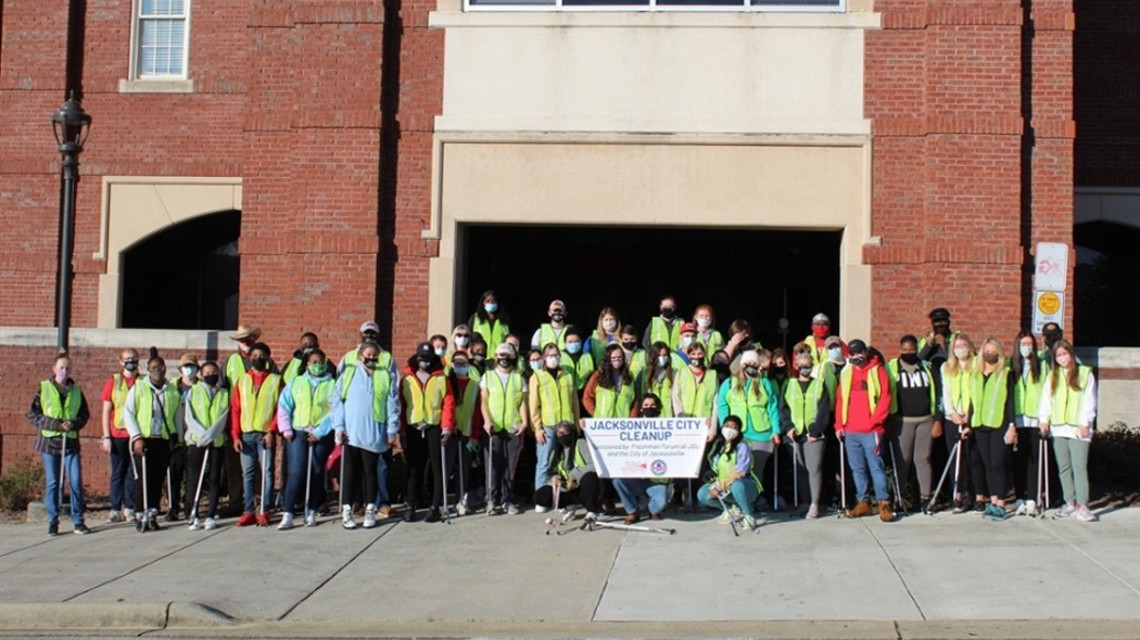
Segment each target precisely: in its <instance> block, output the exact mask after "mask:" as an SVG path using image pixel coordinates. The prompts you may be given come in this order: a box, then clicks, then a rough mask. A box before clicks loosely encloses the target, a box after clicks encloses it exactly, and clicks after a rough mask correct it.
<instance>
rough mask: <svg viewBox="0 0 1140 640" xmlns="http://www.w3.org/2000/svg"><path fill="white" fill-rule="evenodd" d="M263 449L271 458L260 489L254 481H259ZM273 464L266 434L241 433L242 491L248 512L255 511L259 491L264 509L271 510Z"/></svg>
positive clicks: (245, 508)
mask: <svg viewBox="0 0 1140 640" xmlns="http://www.w3.org/2000/svg"><path fill="white" fill-rule="evenodd" d="M262 451H268V452H269V453H268V454H267V456H266V457H268V458H269V460H268V464H267V466H266V469H265V477H263V478H262V482H261V489H260V491H258V490H257V489H255V488H254V483H255V482H256V481H257V474H258V473H259V472H260V470H261V452H262ZM302 460H304V458H302ZM273 465H274V459H273V449H270V448H268V447H266V446H265V434H262V433H254V432H250V433H243V434H241V486H242V493H243V495H244V496H245V504H244V505H243V510H244V511H245V512H246V513H253V499H254V496H256V495H257V494H258V493H260V494H261V504H262V508H263V509H265V510H266V511H269V506H270V505H272V504H273V500H272V493H273ZM303 468H304V467H303V466H302V469H303Z"/></svg>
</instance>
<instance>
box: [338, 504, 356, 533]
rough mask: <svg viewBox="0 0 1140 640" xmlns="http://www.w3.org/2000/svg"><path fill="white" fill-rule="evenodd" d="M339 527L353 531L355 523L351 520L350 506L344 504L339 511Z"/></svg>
mask: <svg viewBox="0 0 1140 640" xmlns="http://www.w3.org/2000/svg"><path fill="white" fill-rule="evenodd" d="M340 525H341V526H342V527H344V528H345V529H355V528H356V521H355V520H353V519H352V505H350V504H346V505H344V507H342V508H341V510H340Z"/></svg>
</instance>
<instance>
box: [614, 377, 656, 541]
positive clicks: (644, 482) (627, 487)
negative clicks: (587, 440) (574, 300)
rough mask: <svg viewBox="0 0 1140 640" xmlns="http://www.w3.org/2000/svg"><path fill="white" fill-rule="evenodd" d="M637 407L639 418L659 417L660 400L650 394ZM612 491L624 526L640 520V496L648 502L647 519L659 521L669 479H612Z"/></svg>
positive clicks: (642, 398) (643, 397)
mask: <svg viewBox="0 0 1140 640" xmlns="http://www.w3.org/2000/svg"><path fill="white" fill-rule="evenodd" d="M637 405H638V408H637V417H639V418H657V417H660V416H661V405H662V403H661V398H658V397H657V396H656V395H654V394H652V393H647V394H645V395H644V396H642V397H641V400H640V401H638V403H637ZM614 489H616V490H617V494H618V496H619V497H620V498H621V504H622V506H623V507H624V508H625V513H626V516H625V524H636V523H637V522H638V521H639V520H641V510H640V502H641V498H642V496H644V497H645V499H646V500H648V501H649V519H650V520H660V519H661V514H662V513H664V512H665V503H666V501H667V500H668V498H669V478H614Z"/></svg>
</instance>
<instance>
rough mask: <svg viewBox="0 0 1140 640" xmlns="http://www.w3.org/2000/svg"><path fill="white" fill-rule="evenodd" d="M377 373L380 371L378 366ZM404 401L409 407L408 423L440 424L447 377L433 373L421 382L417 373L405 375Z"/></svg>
mask: <svg viewBox="0 0 1140 640" xmlns="http://www.w3.org/2000/svg"><path fill="white" fill-rule="evenodd" d="M376 373H380V370H379V368H377V370H376ZM402 384H403V389H404V402H405V404H406V405H407V407H408V412H407V414H406V415H407V419H408V425H409V426H412V425H417V424H430V425H433V426H439V423H440V418H441V414H442V413H443V399H444V397H445V396H446V395H447V378H446V377H444V376H443V375H432V376H430V377H429V378H428V380H427V382H426V383H424V384H422V385H421V384H420V379H419V378H417V377H416V374H415V373H409V374H407V375H405V376H404V379H403V381H402Z"/></svg>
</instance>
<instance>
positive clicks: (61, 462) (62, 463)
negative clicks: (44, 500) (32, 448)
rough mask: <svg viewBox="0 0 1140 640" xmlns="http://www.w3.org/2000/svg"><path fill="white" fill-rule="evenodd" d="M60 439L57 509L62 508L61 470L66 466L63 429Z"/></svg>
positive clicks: (73, 507)
mask: <svg viewBox="0 0 1140 640" xmlns="http://www.w3.org/2000/svg"><path fill="white" fill-rule="evenodd" d="M60 440H61V441H62V442H61V443H60V449H59V481H58V482H59V501H58V502H56V508H57V509H62V508H63V470H64V468H65V467H66V466H67V432H66V431H64V432H63V435H62V436H60ZM71 508H72V509H73V510H74V509H75V505H71Z"/></svg>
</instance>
